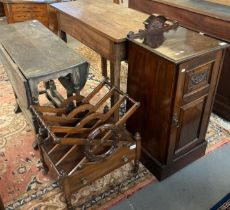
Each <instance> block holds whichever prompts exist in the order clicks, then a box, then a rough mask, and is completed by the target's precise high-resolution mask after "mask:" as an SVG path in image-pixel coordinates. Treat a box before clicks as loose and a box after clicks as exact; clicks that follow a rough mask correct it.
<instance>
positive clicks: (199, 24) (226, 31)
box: [129, 0, 230, 121]
mask: <svg viewBox="0 0 230 210" xmlns="http://www.w3.org/2000/svg"><path fill="white" fill-rule="evenodd" d="M228 2H229V1H226V0H221V1H220V0H129V7H130V8H133V9H137V10H139V11H142V12H146V13H149V14H152V13H158V14H162V15H165V16H167V17H169V18H171V19H175V20H177V21H178V22H179V23H180V25H182V26H184V27H187V28H190V29H192V30H195V31H198V32H200V31H201V32H204V33H205V34H207V35H210V36H213V37H216V38H218V39H221V40H224V41H227V42H230V6H229V3H228ZM229 60H230V48H229V49H228V50H227V52H226V54H225V58H224V64H223V69H222V73H221V77H220V82H219V86H218V89H217V93H216V98H215V103H214V107H213V111H214V112H216V113H218V114H220V115H221V116H222V117H224V118H225V119H227V120H229V121H230V88H229V87H228V86H229V85H228V78H230V66H229Z"/></svg>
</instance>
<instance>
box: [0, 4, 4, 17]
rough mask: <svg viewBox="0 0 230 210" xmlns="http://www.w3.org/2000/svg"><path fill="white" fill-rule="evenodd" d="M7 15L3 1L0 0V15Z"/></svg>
mask: <svg viewBox="0 0 230 210" xmlns="http://www.w3.org/2000/svg"><path fill="white" fill-rule="evenodd" d="M3 16H5V12H4V7H3V3H2V2H0V17H3Z"/></svg>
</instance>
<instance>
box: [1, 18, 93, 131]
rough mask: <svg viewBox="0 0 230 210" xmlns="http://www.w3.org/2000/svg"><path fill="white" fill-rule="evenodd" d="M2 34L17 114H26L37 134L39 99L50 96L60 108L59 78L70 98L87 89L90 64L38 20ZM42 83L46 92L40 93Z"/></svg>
mask: <svg viewBox="0 0 230 210" xmlns="http://www.w3.org/2000/svg"><path fill="white" fill-rule="evenodd" d="M0 31H1V33H0V58H1V60H2V63H3V65H4V68H5V70H6V72H7V74H8V77H9V80H10V82H11V84H12V87H13V90H14V93H15V98H16V102H17V108H16V112H19V111H21V110H22V112H23V114H24V115H25V117H26V119H27V121H28V123H30V124H31V125H32V126H35V131H37V126H36V124H34V122H33V119H32V116H31V113H30V111H29V107H30V105H31V104H39V95H40V94H46V96H47V98H48V99H49V100H51V101H52V102H53V104H54V105H55V106H59V105H60V104H61V103H62V102H63V101H64V98H63V97H62V96H61V95H60V94H59V93H58V92H57V90H56V87H55V82H54V81H53V80H54V79H57V78H59V81H60V82H61V83H62V85H63V86H64V87H65V88H66V89H67V95H68V97H70V96H72V95H73V94H74V93H75V92H78V91H80V90H81V88H82V87H83V86H84V84H85V82H86V79H87V74H88V65H89V64H88V63H87V62H86V61H84V60H83V59H82V58H81V57H80V56H79V55H78V54H76V53H75V52H74V50H72V49H70V48H69V47H67V45H66V44H65V43H64V42H63V41H62V40H61V39H59V38H58V37H57V36H56V35H54V34H53V33H52V32H51V31H49V30H48V29H47V28H46V27H44V26H43V25H42V24H41V23H39V22H38V21H36V20H34V21H26V22H22V23H15V24H10V25H4V26H1V27H0ZM40 82H44V89H43V90H38V83H40Z"/></svg>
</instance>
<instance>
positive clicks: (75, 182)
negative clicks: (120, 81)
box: [31, 80, 141, 209]
mask: <svg viewBox="0 0 230 210" xmlns="http://www.w3.org/2000/svg"><path fill="white" fill-rule="evenodd" d="M105 87H106V89H108V92H107V93H105V94H104V95H103V97H102V98H101V99H100V100H99V101H98V102H97V103H96V104H94V105H93V104H92V103H91V101H95V100H93V98H94V97H95V96H96V95H97V94H98V93H99V91H100V90H101V89H102V88H105ZM114 94H119V95H120V97H119V100H118V101H117V102H116V103H115V104H114V105H113V106H111V107H110V108H109V106H108V105H107V104H109V103H108V101H110V99H111V97H113V96H114ZM125 102H126V103H127V102H128V103H129V104H130V108H129V109H128V110H127V111H126V112H125V113H124V115H123V116H119V117H118V118H117V117H115V115H117V113H118V112H119V110H120V108H121V106H122V104H123V103H125ZM69 103H72V104H74V105H75V106H74V108H73V109H72V110H71V111H70V110H69V109H68V107H69V106H68V105H69ZM105 104H106V105H105ZM138 107H139V103H137V102H136V101H134V100H133V99H131V98H130V97H129V96H128V95H127V94H124V93H123V92H121V91H120V90H119V89H117V88H116V87H112V86H111V85H110V83H108V81H107V80H104V81H103V82H101V83H100V84H99V85H98V86H97V87H96V88H95V89H94V90H93V91H92V92H91V93H90V94H89V95H88V96H87V97H83V96H80V95H75V96H72V97H70V98H68V99H67V100H65V101H64V102H63V104H62V105H61V106H60V107H58V108H55V107H51V106H50V107H49V106H39V105H33V106H31V110H32V113H33V114H34V117H35V118H36V119H37V121H38V124H39V134H38V135H37V141H38V146H39V150H40V153H41V161H42V163H43V166H44V172H48V170H49V171H50V172H51V174H54V175H55V177H57V178H58V180H59V181H60V182H61V184H62V186H63V191H64V196H65V199H66V203H67V207H68V209H71V208H72V205H71V194H72V193H74V192H76V191H77V190H79V189H80V188H82V187H84V186H85V185H87V184H89V183H91V182H92V181H94V180H96V179H98V178H100V177H102V176H104V175H106V174H108V173H109V172H111V171H112V170H115V169H116V168H119V167H121V166H122V165H124V164H126V163H128V162H130V161H132V160H134V171H137V169H138V163H139V157H140V151H141V140H140V135H139V134H138V133H136V135H135V137H133V136H132V135H131V134H130V133H129V132H128V131H127V130H126V129H125V123H126V121H127V119H128V118H129V117H130V116H131V115H132V114H133V113H134V112H135V111H136V109H137V108H138Z"/></svg>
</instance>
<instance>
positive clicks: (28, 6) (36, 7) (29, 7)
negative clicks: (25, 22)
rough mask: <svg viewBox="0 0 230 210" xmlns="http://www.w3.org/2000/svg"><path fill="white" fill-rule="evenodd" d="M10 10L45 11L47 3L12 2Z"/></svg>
mask: <svg viewBox="0 0 230 210" xmlns="http://www.w3.org/2000/svg"><path fill="white" fill-rule="evenodd" d="M11 11H12V12H41V13H47V5H46V4H12V5H11Z"/></svg>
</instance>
